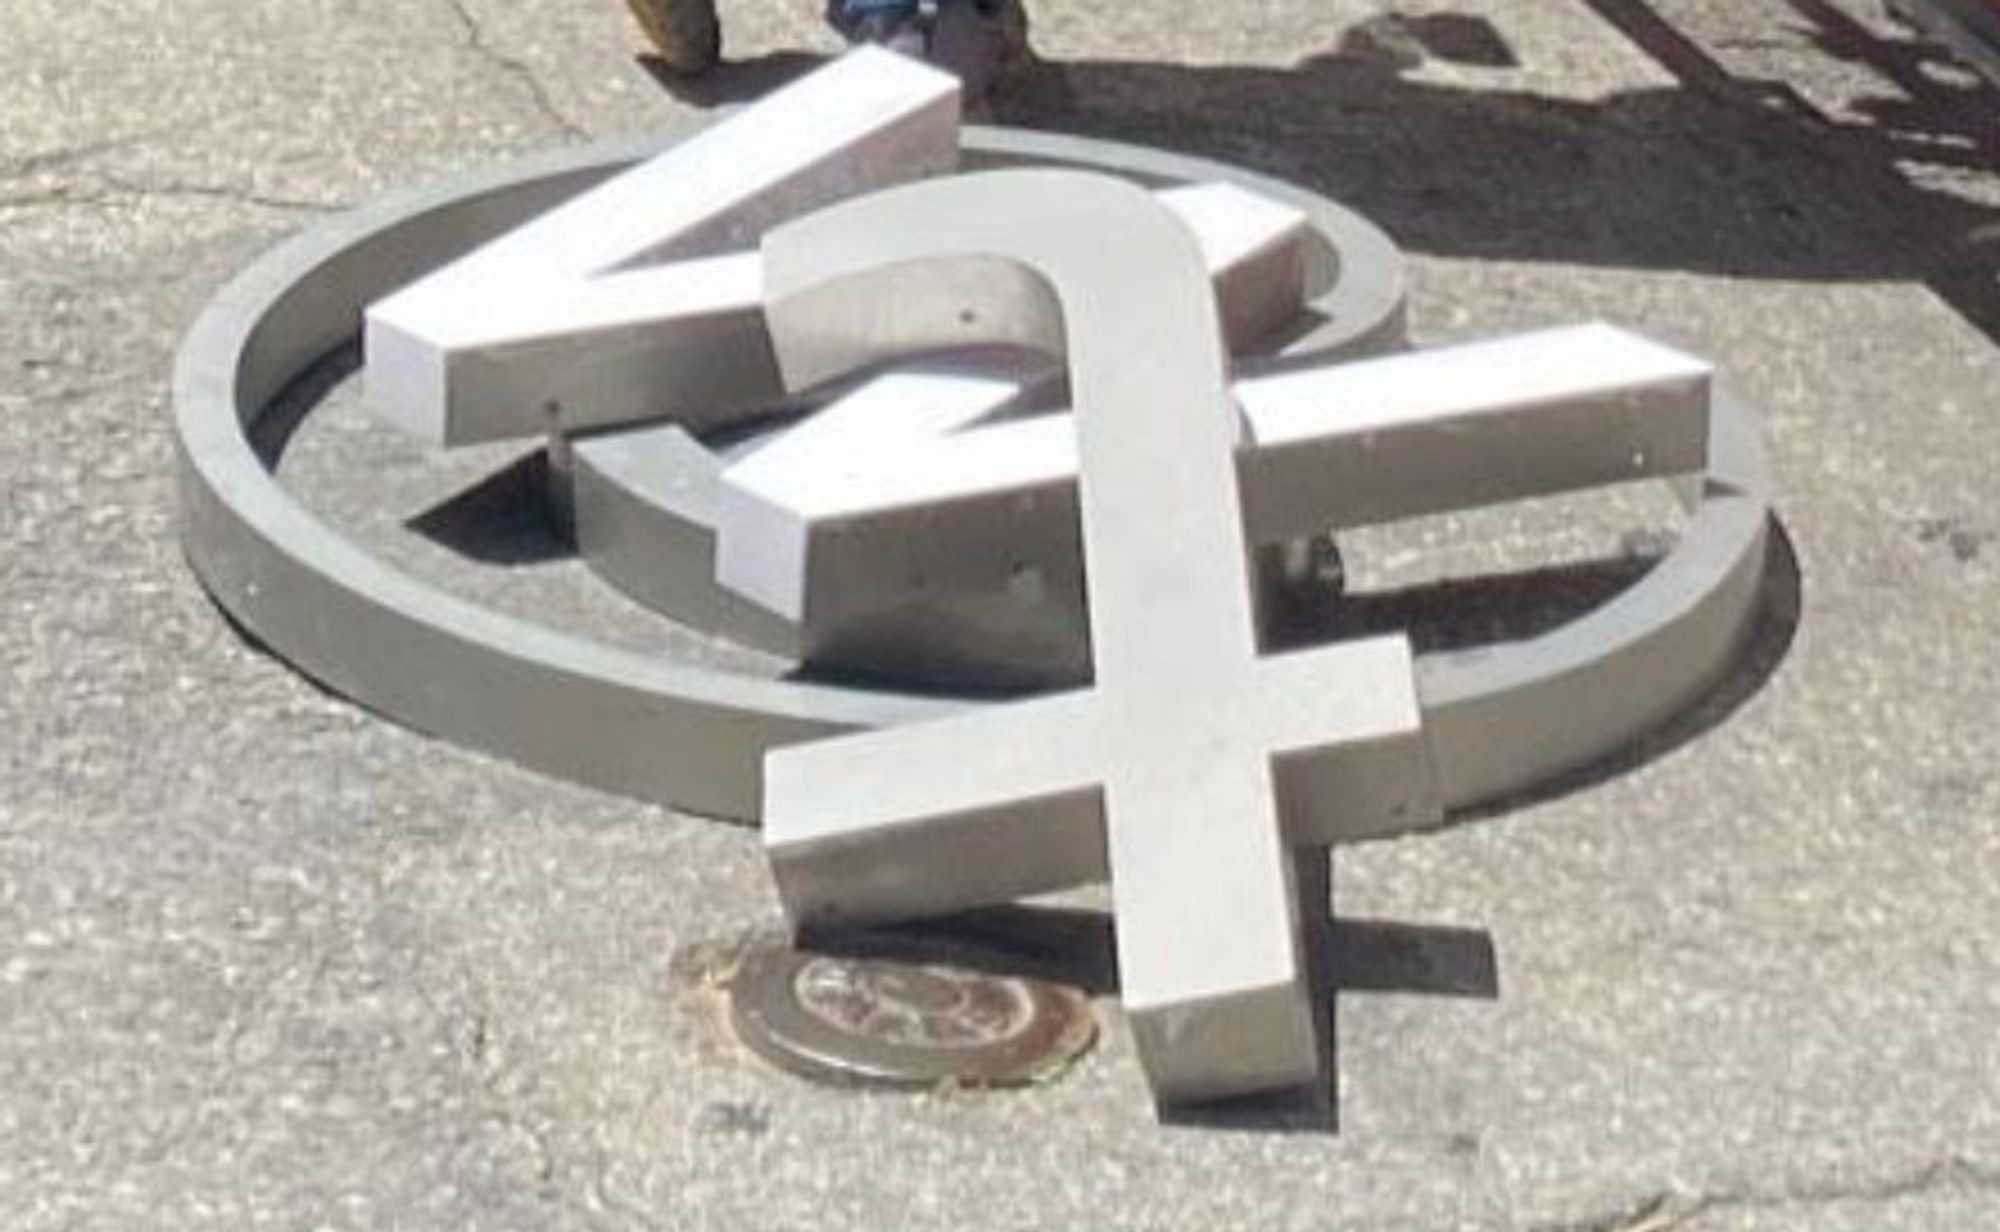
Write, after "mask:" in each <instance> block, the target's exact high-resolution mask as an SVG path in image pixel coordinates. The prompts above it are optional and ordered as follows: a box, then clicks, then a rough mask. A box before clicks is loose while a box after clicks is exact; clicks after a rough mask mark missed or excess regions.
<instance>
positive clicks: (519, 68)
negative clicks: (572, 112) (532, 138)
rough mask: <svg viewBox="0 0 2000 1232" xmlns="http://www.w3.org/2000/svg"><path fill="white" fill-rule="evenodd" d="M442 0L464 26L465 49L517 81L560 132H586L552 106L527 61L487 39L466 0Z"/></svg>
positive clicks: (572, 134)
mask: <svg viewBox="0 0 2000 1232" xmlns="http://www.w3.org/2000/svg"><path fill="white" fill-rule="evenodd" d="M445 3H446V4H448V5H450V6H451V11H452V12H453V13H454V14H456V15H457V17H458V22H459V25H460V26H462V27H463V28H464V30H465V46H466V48H467V50H469V51H471V52H472V53H473V54H474V55H476V56H478V57H479V58H480V59H482V60H485V61H486V62H487V63H488V64H491V65H493V67H495V68H497V69H499V70H500V72H501V73H503V74H504V75H506V76H508V77H510V78H512V79H513V80H514V81H516V82H518V83H520V85H521V87H522V89H523V90H524V91H526V93H527V95H528V99H529V101H530V102H532V103H533V104H534V106H535V110H537V111H539V112H541V113H542V116H543V118H544V119H546V120H548V121H549V123H551V124H554V125H555V126H556V127H557V128H559V129H561V130H562V131H563V133H564V134H566V135H567V136H570V137H574V138H576V139H578V140H582V139H584V138H587V137H589V136H590V133H589V131H588V130H586V129H585V128H584V127H583V126H582V125H581V124H578V123H577V122H576V121H574V120H572V119H570V118H569V117H568V116H566V115H564V114H563V113H562V109H561V108H559V107H557V106H556V104H555V100H554V99H552V98H550V97H549V92H548V88H547V87H546V86H544V85H543V84H542V80H541V78H539V77H537V76H536V75H535V70H534V69H533V68H532V67H531V66H530V65H529V64H528V62H527V61H525V60H522V59H519V58H517V57H515V56H511V55H509V54H507V53H506V52H504V51H502V50H500V49H499V48H498V47H495V46H494V45H493V44H492V43H491V42H489V41H487V38H486V27H485V26H483V25H481V24H480V21H479V18H478V17H477V16H475V15H474V14H473V12H472V9H471V8H470V7H468V6H467V4H466V0H445Z"/></svg>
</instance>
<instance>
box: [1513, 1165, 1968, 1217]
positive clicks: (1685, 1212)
mask: <svg viewBox="0 0 2000 1232" xmlns="http://www.w3.org/2000/svg"><path fill="white" fill-rule="evenodd" d="M1931 1193H1995V1194H2000V1170H1995V1169H1992V1168H1986V1167H1982V1166H1980V1165H1979V1164H1976V1163H1974V1162H1972V1161H1971V1160H1969V1159H1964V1158H1961V1157H1959V1156H1951V1157H1949V1158H1945V1159H1940V1160H1935V1161H1933V1162H1931V1163H1929V1164H1926V1165H1924V1166H1923V1167H1921V1168H1918V1169H1917V1170H1915V1171H1914V1172H1910V1173H1907V1174H1905V1175H1902V1176H1895V1177H1890V1178H1888V1179H1886V1180H1882V1181H1878V1182H1876V1183H1874V1184H1869V1185H1853V1184H1845V1183H1841V1182H1837V1181H1831V1182H1826V1183H1823V1184H1813V1185H1803V1186H1798V1187H1788V1188H1784V1189H1779V1190H1775V1191H1771V1192H1759V1191H1756V1190H1726V1191H1723V1192H1719V1193H1703V1194H1683V1193H1676V1192H1674V1191H1672V1190H1662V1191H1660V1192H1658V1193H1655V1194H1651V1195H1649V1196H1647V1197H1645V1198H1643V1199H1641V1200H1640V1201H1638V1202H1635V1203H1633V1204H1631V1205H1629V1206H1626V1207H1623V1208H1621V1209H1620V1210H1618V1211H1616V1212H1614V1213H1611V1214H1608V1215H1601V1216H1597V1217H1595V1218H1590V1219H1584V1220H1582V1221H1580V1222H1565V1223H1537V1224H1534V1225H1533V1226H1532V1228H1531V1232H1682V1230H1683V1229H1692V1227H1693V1226H1694V1221H1695V1220H1696V1219H1699V1218H1701V1217H1702V1216H1704V1215H1712V1214H1716V1213H1718V1212H1724V1211H1742V1210H1778V1209H1787V1208H1792V1207H1816V1206H1839V1205H1842V1204H1845V1203H1869V1204H1875V1203H1887V1202H1896V1201H1900V1200H1901V1199H1904V1198H1912V1197H1918V1196H1921V1195H1924V1194H1931Z"/></svg>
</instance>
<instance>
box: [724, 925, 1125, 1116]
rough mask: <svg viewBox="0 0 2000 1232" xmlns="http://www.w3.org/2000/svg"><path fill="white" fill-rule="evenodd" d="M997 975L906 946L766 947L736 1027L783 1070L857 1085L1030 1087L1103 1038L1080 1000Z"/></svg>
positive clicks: (940, 951) (956, 952) (754, 957)
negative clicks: (820, 949) (831, 949)
mask: <svg viewBox="0 0 2000 1232" xmlns="http://www.w3.org/2000/svg"><path fill="white" fill-rule="evenodd" d="M989 965H993V966H995V967H998V966H999V965H1001V964H1000V963H999V960H997V959H994V960H992V962H991V964H989V962H988V961H987V960H986V958H985V956H983V955H980V954H978V953H975V952H971V951H968V950H966V949H965V948H963V947H958V946H954V947H951V948H948V949H947V948H942V947H938V946H934V945H926V944H923V943H921V942H918V941H913V940H909V939H903V938H890V937H869V938H864V939H861V940H858V941H856V942H854V943H852V944H851V945H849V944H843V946H842V947H841V952H840V953H808V952H805V951H801V950H798V949H794V948H792V947H791V946H789V945H786V944H783V943H776V944H767V945H760V946H758V947H756V948H755V949H753V950H752V951H751V952H750V953H748V954H747V955H745V956H744V958H743V960H742V962H741V964H740V966H739V967H738V968H737V971H736V975H735V977H734V978H733V979H732V980H731V981H730V1006H731V1019H732V1021H733V1022H734V1024H735V1027H736V1032H737V1034H738V1035H739V1036H740V1037H741V1038H742V1040H743V1042H744V1043H745V1044H746V1045H748V1046H749V1047H750V1048H751V1049H753V1050H754V1051H756V1052H757V1053H758V1054H759V1055H761V1056H763V1057H764V1058H765V1059H766V1060H769V1061H771V1062H772V1063H773V1064H776V1065H778V1066H781V1067H782V1068H784V1069H787V1070H790V1071H792V1072H794V1073H797V1074H802V1075H804V1076H806V1077H808V1078H814V1079H817V1080H819V1081H822V1082H832V1083H839V1084H843V1085H849V1086H854V1085H860V1086H880V1087H901V1088H919V1087H932V1086H939V1085H960V1086H970V1087H995V1086H1020V1085H1023V1084H1027V1083H1032V1082H1035V1081H1037V1080H1039V1079H1042V1078H1045V1077H1047V1076H1048V1075H1050V1074H1052V1073H1056V1072H1058V1071H1060V1070H1061V1069H1062V1068H1063V1066H1065V1065H1067V1064H1068V1063H1069V1062H1070V1061H1071V1060H1073V1059H1074V1058H1076V1057H1077V1056H1078V1055H1080V1054H1081V1053H1083V1052H1084V1050H1086V1049H1088V1048H1089V1047H1090V1045H1091V1043H1092V1042H1093V1041H1094V1040H1095V1039H1096V1038H1097V1024H1096V1021H1095V1019H1094V1018H1093V1017H1092V1016H1091V1011H1090V1002H1089V999H1088V998H1087V997H1085V995H1084V994H1083V992H1082V991H1081V990H1078V989H1075V988H1071V987H1067V986H1065V985H1061V984H1055V983H1051V982H1049V981H1046V980H1038V979H1030V978H1027V977H1024V976H1016V975H1005V974H996V973H994V971H992V970H987V969H986V968H987V967H988V966H989Z"/></svg>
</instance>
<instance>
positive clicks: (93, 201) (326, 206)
mask: <svg viewBox="0 0 2000 1232" xmlns="http://www.w3.org/2000/svg"><path fill="white" fill-rule="evenodd" d="M99 179H100V180H101V181H102V184H103V187H101V188H83V187H80V186H78V185H75V184H63V185H58V186H57V187H55V188H49V189H42V190H38V191H35V192H27V193H16V194H14V195H12V196H0V214H7V213H25V212H27V211H30V210H42V209H55V210H62V209H71V208H75V207H84V208H103V207H106V206H112V205H117V204H120V203H123V202H128V201H145V200H148V199H150V198H156V197H165V198H179V199H194V200H204V201H225V202H229V203H232V204H236V205H248V206H255V207H257V208H259V209H266V210H281V211H286V212H290V213H301V214H332V213H336V212H338V211H340V210H343V209H346V208H347V207H346V206H344V205H341V204H339V203H337V202H329V201H312V200H307V199H304V198H297V197H277V196H272V195H270V194H267V193H260V192H254V191H252V190H249V189H243V188H236V187H233V186H231V185H226V184H197V183H187V182H184V181H178V180H170V181H167V182H164V183H158V184H147V183H142V182H139V181H137V180H126V179H121V178H119V177H116V176H100V177H99Z"/></svg>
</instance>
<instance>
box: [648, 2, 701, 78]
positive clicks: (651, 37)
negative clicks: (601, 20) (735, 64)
mask: <svg viewBox="0 0 2000 1232" xmlns="http://www.w3.org/2000/svg"><path fill="white" fill-rule="evenodd" d="M625 5H626V7H627V8H629V9H631V10H632V16H633V17H634V18H636V19H637V20H638V22H639V28H640V29H641V30H643V31H645V32H646V41H647V42H649V43H651V44H652V45H653V50H654V51H655V52H657V53H658V54H659V57H660V59H661V60H662V61H663V62H664V63H665V64H666V66H667V67H668V68H669V69H672V70H673V71H674V72H676V73H680V74H683V75H685V76H689V77H692V76H695V75H697V74H700V73H705V72H707V71H708V70H709V69H711V68H714V67H715V62H716V60H717V59H719V58H720V57H721V55H722V23H721V22H719V21H718V20H716V16H715V0H625Z"/></svg>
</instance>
